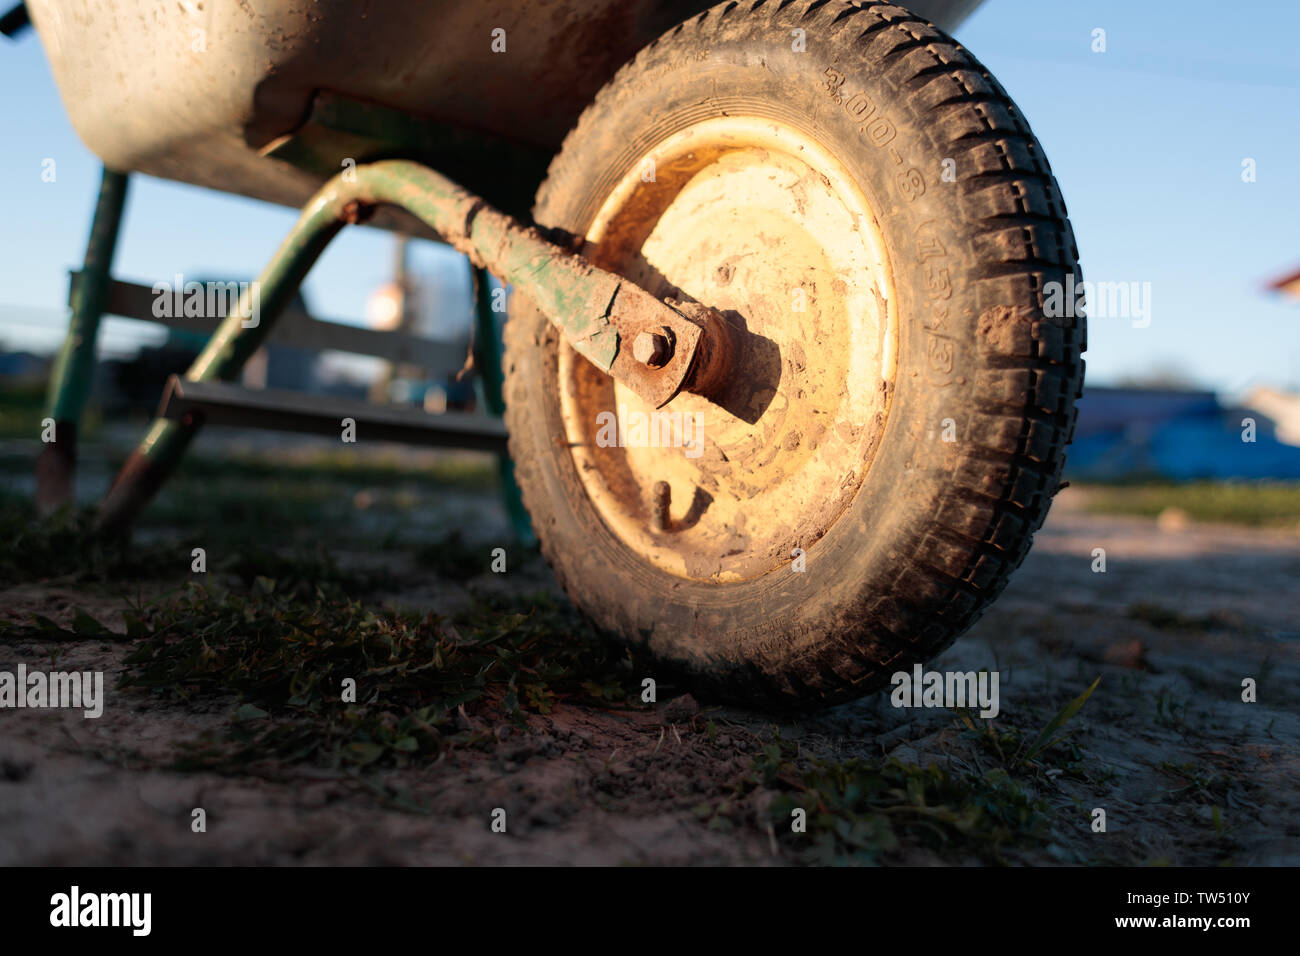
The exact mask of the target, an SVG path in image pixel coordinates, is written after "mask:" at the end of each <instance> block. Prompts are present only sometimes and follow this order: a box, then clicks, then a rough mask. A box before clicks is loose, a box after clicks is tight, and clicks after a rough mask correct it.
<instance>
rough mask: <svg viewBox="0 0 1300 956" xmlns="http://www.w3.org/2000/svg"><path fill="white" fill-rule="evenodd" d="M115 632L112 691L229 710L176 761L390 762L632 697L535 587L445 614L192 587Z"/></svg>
mask: <svg viewBox="0 0 1300 956" xmlns="http://www.w3.org/2000/svg"><path fill="white" fill-rule="evenodd" d="M128 628H129V636H130V637H131V639H132V640H134V641H135V642H136V647H135V649H134V650H133V651H132V653H131V654H130V655H129V656H128V657H127V658H126V660H125V674H124V676H123V678H122V680H121V683H120V687H122V688H123V689H126V690H131V691H134V692H136V693H141V694H147V695H150V696H154V697H159V698H162V699H165V700H172V701H183V702H186V703H189V704H193V703H194V702H196V701H200V700H204V701H208V702H209V703H211V702H215V703H216V704H217V705H220V706H225V707H226V708H227V709H228V711H229V719H228V721H227V722H226V724H225V725H224V726H223V728H222V729H221V730H220V731H219V732H218V733H216V734H213V735H210V736H208V737H207V738H204V739H201V740H195V741H189V742H187V743H185V744H184V745H183V746H182V748H181V750H180V753H179V754H178V757H177V761H176V763H175V765H174V767H175V769H182V770H192V769H207V770H212V769H215V770H224V771H235V770H249V769H253V768H254V767H255V766H256V765H261V766H262V768H263V769H277V770H278V769H282V768H284V767H286V766H289V765H292V764H296V763H304V762H305V763H311V764H314V765H322V766H327V767H332V768H341V767H342V768H346V767H367V766H371V765H385V766H386V765H393V766H403V765H406V764H408V763H410V762H411V761H412V760H419V761H421V762H425V761H426V760H427V759H428V758H432V757H435V756H436V755H437V754H439V753H441V752H442V751H444V750H446V749H448V748H451V747H457V746H467V745H491V744H493V743H495V740H496V737H495V735H494V734H493V733H492V728H493V727H494V726H498V725H500V724H501V723H503V722H512V723H516V724H522V723H524V722H525V721H526V719H527V715H528V714H546V713H549V712H550V711H551V710H552V709H553V708H554V707H555V706H556V705H557V704H558V703H560V702H561V701H568V700H576V701H581V702H583V703H586V704H587V705H595V706H603V707H608V706H625V705H629V702H633V701H635V700H636V699H637V697H636V694H635V691H636V687H637V684H636V683H635V681H634V670H633V661H632V658H631V656H630V655H629V654H628V653H627V652H625V651H619V650H614V649H612V648H611V647H610V646H609V645H607V644H606V643H605V642H603V641H602V640H600V639H599V637H598V636H597V635H596V634H595V633H594V631H593V630H592V628H591V626H590V625H589V624H588V623H587V622H585V621H584V620H583V619H581V618H580V617H579V616H578V615H577V613H576V612H575V611H573V610H572V609H571V608H569V607H568V606H567V605H561V604H558V603H555V602H553V601H551V600H550V599H549V598H547V597H546V596H545V595H536V596H532V597H530V598H528V599H526V600H523V601H520V602H518V603H516V604H511V603H501V602H488V601H481V602H479V603H478V604H477V605H476V606H475V607H474V608H473V609H472V610H471V611H469V612H467V613H465V614H463V615H460V616H457V617H455V618H446V617H441V616H439V615H437V614H433V613H414V612H397V611H387V610H385V611H379V610H374V609H369V608H367V607H366V606H365V605H363V604H362V603H360V602H356V601H351V600H349V599H347V598H346V597H344V596H342V595H341V594H339V593H337V592H334V593H327V592H326V590H324V589H321V588H317V589H315V592H314V593H310V594H309V593H307V591H306V589H305V588H304V587H303V586H302V585H301V584H298V585H293V584H290V585H289V586H288V587H286V586H283V585H282V584H281V582H279V581H273V580H270V579H267V578H258V579H257V580H256V582H255V583H254V586H253V588H252V589H251V590H250V591H249V592H247V593H237V592H223V591H221V590H219V589H214V588H209V587H203V586H198V585H192V586H191V587H189V588H187V589H186V590H185V592H184V593H183V594H181V595H179V596H177V597H174V598H171V599H169V600H166V601H162V602H159V603H157V604H154V605H150V606H147V607H144V608H141V609H139V611H138V612H137V613H134V614H132V615H129V616H128ZM345 680H351V681H355V701H351V700H345ZM461 711H464V717H463V718H462V720H461V721H460V723H459V724H458V723H457V721H456V717H457V715H458V713H460V712H461Z"/></svg>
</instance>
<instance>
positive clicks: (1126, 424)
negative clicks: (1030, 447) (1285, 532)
mask: <svg viewBox="0 0 1300 956" xmlns="http://www.w3.org/2000/svg"><path fill="white" fill-rule="evenodd" d="M1246 418H1250V419H1253V420H1254V422H1255V434H1254V439H1255V440H1254V441H1253V442H1247V441H1243V440H1242V435H1243V430H1244V428H1245V426H1243V424H1242V421H1243V419H1246ZM1066 474H1067V476H1068V477H1070V478H1075V479H1093V480H1116V479H1124V478H1151V477H1158V478H1167V479H1172V480H1178V481H1187V480H1194V479H1229V478H1238V479H1269V478H1271V479H1279V480H1286V479H1295V480H1300V447H1296V446H1294V445H1287V444H1284V443H1283V442H1280V441H1278V440H1277V438H1276V436H1275V434H1274V425H1273V422H1272V421H1271V420H1269V419H1268V418H1267V417H1266V416H1264V415H1262V414H1260V413H1258V412H1255V411H1252V410H1250V409H1226V408H1224V407H1223V406H1222V405H1221V404H1220V403H1219V401H1218V399H1217V398H1216V397H1215V395H1214V393H1213V392H1193V391H1174V390H1167V391H1166V390H1145V389H1112V388H1089V389H1087V390H1086V391H1085V392H1084V395H1083V398H1082V399H1080V401H1079V423H1078V427H1077V429H1076V431H1075V439H1074V444H1072V445H1071V446H1070V451H1069V460H1068V462H1067V464H1066Z"/></svg>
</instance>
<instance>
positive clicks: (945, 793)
mask: <svg viewBox="0 0 1300 956" xmlns="http://www.w3.org/2000/svg"><path fill="white" fill-rule="evenodd" d="M756 791H765V792H766V793H767V794H769V795H770V796H771V799H770V800H768V801H767V802H766V805H765V808H764V809H763V810H762V811H760V819H759V821H757V822H758V824H759V825H760V827H762V828H763V829H766V830H767V831H768V833H769V834H771V837H772V839H773V840H774V841H776V842H777V843H778V844H779V845H781V846H782V847H784V848H785V850H786V851H787V853H790V854H792V855H793V856H794V858H795V859H797V860H799V861H800V862H806V863H816V864H823V865H830V864H837V865H838V864H877V863H889V862H892V861H894V860H895V859H896V858H898V856H899V854H900V852H901V851H902V850H903V849H904V848H908V849H915V848H917V847H924V848H926V849H929V850H932V851H934V852H935V853H937V854H940V855H942V857H943V858H944V859H948V860H951V861H956V860H959V859H962V858H970V859H973V860H979V861H983V862H986V863H1001V862H1005V860H1004V851H1005V850H1006V849H1007V848H1010V847H1023V846H1033V845H1037V844H1041V843H1043V842H1045V841H1047V840H1048V839H1049V838H1050V828H1049V819H1050V817H1049V810H1048V807H1047V805H1046V804H1045V803H1044V802H1043V801H1041V800H1038V799H1036V798H1034V797H1032V796H1031V795H1030V794H1029V793H1028V792H1027V791H1026V790H1025V789H1024V788H1023V787H1022V786H1021V784H1020V783H1018V782H1017V781H1016V780H1015V779H1014V778H1013V777H1012V776H1011V774H1009V773H1008V772H1007V771H1006V770H1003V769H1001V768H996V769H993V770H989V771H988V772H986V773H984V774H982V775H978V774H954V773H951V772H949V771H946V770H944V769H942V768H940V767H939V766H937V765H935V764H931V765H930V766H927V767H920V766H918V765H916V764H909V763H903V762H901V761H898V760H882V761H871V760H846V761H843V762H831V761H825V760H820V759H816V758H808V757H802V758H801V757H799V756H798V753H797V750H796V748H795V747H794V746H793V745H792V744H789V743H786V742H784V741H782V740H780V739H779V738H778V739H777V740H775V741H773V742H772V743H769V744H767V745H766V746H764V747H763V750H762V752H761V753H759V754H758V755H756V756H755V758H754V761H753V765H752V769H751V771H750V772H749V774H747V775H746V776H745V777H744V779H743V780H742V781H741V783H740V785H739V786H738V787H737V788H736V792H735V794H734V795H733V796H731V797H728V798H727V799H726V800H724V801H723V802H722V803H721V804H720V805H718V806H716V807H715V806H713V805H710V804H702V805H700V806H699V807H697V808H696V815H697V816H698V817H700V818H701V819H707V820H708V822H709V825H710V826H712V827H714V828H727V827H729V826H731V825H732V818H733V817H734V816H735V815H736V812H737V808H738V802H739V801H740V800H741V799H742V798H743V797H744V796H745V795H746V794H748V793H753V792H756ZM799 811H802V813H801V814H800V813H799ZM796 821H798V823H797V822H796ZM797 825H802V826H803V827H804V828H805V829H804V830H803V831H802V832H800V831H799V830H798V829H796V827H797Z"/></svg>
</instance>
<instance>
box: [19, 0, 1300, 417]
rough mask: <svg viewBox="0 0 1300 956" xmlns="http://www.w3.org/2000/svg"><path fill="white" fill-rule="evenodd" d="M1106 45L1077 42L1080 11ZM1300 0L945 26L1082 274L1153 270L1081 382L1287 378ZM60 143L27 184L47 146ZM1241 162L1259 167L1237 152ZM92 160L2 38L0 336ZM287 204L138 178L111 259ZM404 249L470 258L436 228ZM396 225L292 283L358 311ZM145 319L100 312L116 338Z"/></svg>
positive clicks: (1106, 324) (238, 272)
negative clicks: (1041, 175) (1029, 156)
mask: <svg viewBox="0 0 1300 956" xmlns="http://www.w3.org/2000/svg"><path fill="white" fill-rule="evenodd" d="M1096 28H1101V29H1104V30H1105V31H1106V52H1104V53H1095V52H1093V51H1092V49H1091V47H1092V42H1093V30H1094V29H1096ZM1297 35H1300V3H1294V2H1283V0H1271V2H1256V3H1252V4H1251V5H1250V8H1249V16H1248V18H1247V16H1246V14H1244V13H1232V12H1230V11H1229V10H1228V8H1227V7H1226V6H1225V5H1224V4H1222V3H1221V2H1218V0H1181V2H1178V3H1172V2H1156V0H1146V2H1142V3H1137V2H1132V0H1125V2H1121V0H1095V2H1068V0H985V3H984V4H983V6H982V7H981V8H980V9H979V10H977V11H976V13H975V14H974V15H973V16H972V17H971V18H970V19H969V20H968V21H967V22H966V23H965V24H964V25H963V26H962V27H961V28H960V29H959V30H958V33H957V36H958V39H960V40H961V41H962V42H963V43H964V44H965V45H966V46H967V47H968V48H969V49H970V50H971V51H972V52H973V53H974V54H975V55H976V56H978V57H979V58H980V59H981V60H982V61H983V62H984V63H985V65H986V66H987V67H988V68H989V69H990V70H991V71H992V72H993V73H994V75H995V76H997V77H998V78H999V79H1000V80H1001V82H1002V83H1003V85H1004V86H1005V87H1006V88H1007V90H1008V91H1009V92H1010V93H1011V95H1012V96H1013V97H1014V98H1015V100H1016V101H1017V103H1018V104H1019V106H1020V108H1021V110H1022V111H1023V112H1024V114H1025V115H1026V116H1027V117H1028V118H1029V121H1030V123H1031V124H1032V126H1033V128H1034V131H1035V132H1036V133H1037V135H1038V137H1039V139H1040V140H1041V142H1042V143H1043V146H1044V149H1045V150H1046V153H1047V156H1048V158H1049V159H1050V161H1051V163H1052V167H1053V170H1054V171H1055V173H1056V176H1057V179H1058V180H1059V181H1060V183H1061V187H1062V190H1063V191H1064V194H1065V198H1066V202H1067V204H1068V206H1069V210H1070V214H1071V221H1072V222H1073V224H1074V229H1075V233H1076V236H1077V238H1078V242H1079V251H1080V255H1081V258H1082V262H1083V269H1084V275H1085V278H1087V279H1089V280H1098V281H1124V282H1149V283H1150V284H1151V323H1150V326H1149V327H1147V328H1134V327H1133V323H1132V322H1131V321H1129V320H1127V319H1120V318H1110V319H1100V318H1099V319H1096V320H1094V321H1093V322H1092V323H1091V324H1090V327H1089V346H1090V348H1089V351H1088V354H1087V360H1088V369H1089V381H1092V382H1095V383H1103V382H1107V381H1114V380H1116V379H1118V378H1120V377H1123V376H1126V375H1141V374H1143V373H1144V372H1147V371H1149V370H1152V369H1157V368H1165V367H1176V368H1178V369H1181V370H1182V371H1184V372H1186V373H1188V374H1190V375H1191V376H1192V377H1193V378H1195V379H1196V380H1197V381H1199V382H1202V383H1204V384H1207V385H1210V386H1213V387H1217V388H1219V389H1221V390H1223V391H1225V392H1229V393H1231V392H1236V391H1238V390H1240V389H1243V388H1246V387H1248V386H1250V385H1255V384H1272V385H1284V384H1288V383H1289V384H1291V385H1293V386H1296V385H1300V303H1289V302H1287V301H1286V300H1281V299H1278V298H1276V297H1275V296H1272V295H1271V294H1269V293H1267V292H1266V291H1265V289H1264V284H1265V283H1266V281H1267V280H1269V279H1271V278H1274V277H1276V276H1277V275H1279V274H1281V273H1283V272H1286V271H1289V270H1291V269H1294V268H1298V267H1300V57H1298V56H1297V54H1296V52H1295V37H1296V36H1297ZM46 157H53V158H55V159H56V161H57V163H58V177H57V180H56V182H54V183H42V182H41V178H40V172H41V162H42V160H43V159H44V158H46ZM1245 158H1251V159H1254V160H1255V164H1256V181H1255V182H1253V183H1243V182H1242V179H1241V163H1242V160H1243V159H1245ZM98 180H99V164H98V162H97V161H96V159H95V158H94V156H92V155H91V154H90V153H89V152H87V150H86V149H85V148H84V147H83V146H82V145H81V143H80V141H79V140H78V139H77V137H76V134H75V133H74V132H73V130H72V128H71V126H70V124H69V123H68V119H67V116H66V113H65V112H64V110H63V105H62V103H61V101H60V99H59V97H58V93H57V91H56V89H55V87H54V84H53V81H52V79H51V76H50V73H49V69H48V66H47V64H46V62H45V58H44V54H43V52H42V50H41V48H40V44H39V42H38V39H37V37H36V36H35V34H33V33H28V34H27V35H26V36H25V37H24V38H23V39H22V40H21V41H19V42H17V43H14V42H7V41H6V42H0V184H2V186H0V189H2V190H3V192H2V194H0V195H3V199H4V206H3V208H4V209H5V221H6V228H5V230H4V238H3V240H0V263H3V265H2V266H0V276H3V282H2V283H0V341H5V342H9V343H11V344H14V345H20V344H21V345H28V346H29V345H38V344H41V343H50V344H53V343H54V342H56V341H57V340H58V338H59V337H60V334H61V322H62V318H61V312H60V307H61V305H62V303H63V302H64V301H65V298H66V270H67V269H69V268H72V267H77V266H78V265H79V264H80V261H81V257H82V255H83V253H84V243H85V238H86V231H87V228H88V225H89V218H90V210H91V205H92V201H93V198H94V195H95V190H96V188H97V186H98ZM294 218H295V213H294V212H293V211H291V210H287V209H282V208H279V207H276V206H271V205H268V204H264V203H259V202H254V201H251V200H245V199H241V198H236V197H231V196H226V195H223V194H220V193H216V192H211V191H207V190H201V189H196V188H193V187H189V186H182V185H178V184H174V183H168V182H163V181H159V180H155V179H149V178H145V177H136V178H135V180H134V182H133V184H132V192H131V195H130V198H129V200H128V207H127V213H126V221H125V231H124V233H123V236H122V239H121V242H120V243H119V247H118V253H117V258H116V262H115V267H114V271H115V273H116V274H117V275H118V276H119V277H121V278H126V279H134V280H136V281H144V282H152V281H154V280H157V279H166V278H169V277H170V276H172V275H173V274H174V273H178V272H179V273H183V274H185V275H186V276H187V277H188V276H235V277H241V276H248V277H251V276H254V275H256V274H257V273H258V272H259V271H260V270H261V267H262V266H263V265H264V264H265V262H266V260H267V259H268V258H269V257H270V255H271V253H272V252H273V251H274V249H275V247H276V246H277V245H278V243H279V242H280V240H281V239H282V238H283V236H284V233H285V232H286V231H287V230H288V229H289V227H290V226H291V225H292V223H293V221H294ZM417 245H420V246H422V247H423V248H421V249H419V250H418V251H416V253H415V258H416V264H417V267H420V268H424V269H435V268H437V269H440V270H442V271H441V273H440V274H441V275H442V276H443V280H442V281H444V282H460V281H462V279H463V274H462V272H461V271H460V267H459V265H458V264H456V263H454V262H452V260H451V258H450V257H449V255H448V254H447V253H448V251H447V250H445V249H441V248H439V247H435V246H433V245H432V244H425V243H421V244H417ZM391 260H392V246H391V239H390V238H389V237H388V236H386V235H384V234H381V233H378V232H376V231H374V230H364V229H352V230H347V231H346V232H345V233H344V234H343V235H342V236H341V237H340V238H339V239H338V240H336V241H335V243H334V244H333V246H331V248H330V249H329V251H328V252H327V253H326V254H325V256H324V257H323V258H322V260H321V262H320V263H319V264H318V265H317V267H316V269H315V270H314V271H313V273H312V274H311V276H310V277H309V278H308V281H307V284H306V293H307V296H308V300H309V302H311V303H312V305H313V308H314V309H315V310H316V311H317V312H318V313H319V314H321V315H323V316H326V317H330V318H338V319H349V318H352V319H359V318H360V316H361V315H362V314H363V310H364V305H365V300H366V297H367V295H368V294H369V293H370V291H371V290H372V289H373V288H374V287H375V286H376V285H378V284H379V283H381V282H383V281H384V280H385V279H386V278H387V277H388V276H389V273H390V269H391ZM140 328H143V327H142V326H139V325H135V324H132V323H123V322H114V323H112V324H111V325H109V326H108V327H107V328H106V331H107V332H108V335H107V336H106V342H107V344H108V345H109V346H110V347H111V346H113V345H114V344H115V343H116V344H117V345H119V346H120V345H121V344H122V343H125V342H129V341H130V340H131V339H132V338H133V337H138V334H139V333H138V330H139V329H140Z"/></svg>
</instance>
